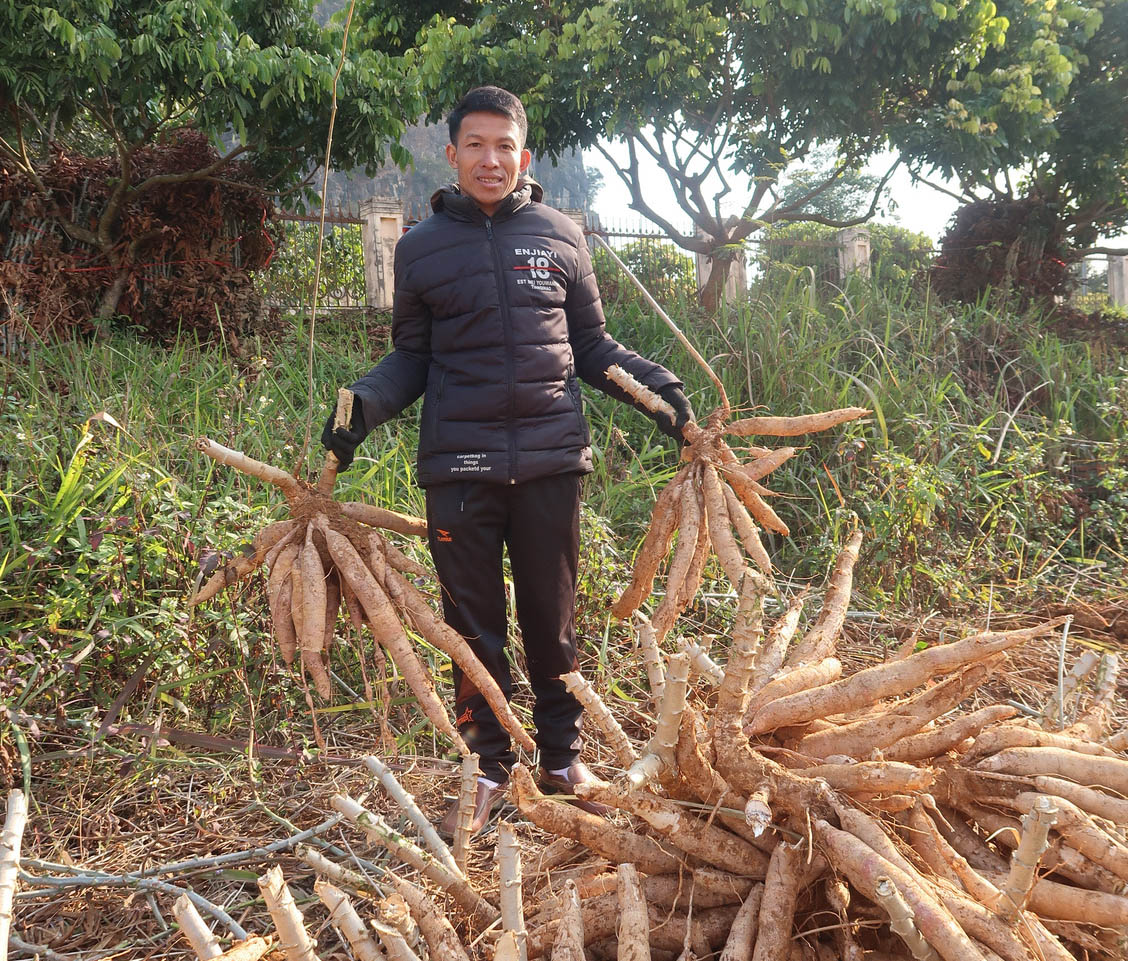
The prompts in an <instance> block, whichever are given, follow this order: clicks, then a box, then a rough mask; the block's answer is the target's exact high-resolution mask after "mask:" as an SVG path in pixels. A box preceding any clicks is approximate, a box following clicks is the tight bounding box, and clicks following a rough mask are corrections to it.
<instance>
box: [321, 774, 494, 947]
mask: <svg viewBox="0 0 1128 961" xmlns="http://www.w3.org/2000/svg"><path fill="white" fill-rule="evenodd" d="M330 803H331V805H332V807H333V809H334V810H335V811H340V812H341V813H342V814H344V815H345V817H346V818H347V819H348V820H349V821H350V822H351V823H352V824H355V825H356V826H357V827H358V828H360V830H361V831H363V832H364V833H365V835H366V836H367V837H368V839H369V840H370V841H374V842H375V843H376V844H379V845H380V846H381V847H384V848H386V849H387V850H388V851H390V852H391V853H392V854H394V855H395V856H396V857H398V858H399V859H400V860H401V861H403V862H404V863H405V864H408V865H410V866H411V867H413V868H415V869H416V870H417V871H419V872H420V873H421V874H422V875H423V876H424V877H426V878H428V879H429V880H431V881H433V882H434V883H435V884H437V885H438V886H439V887H441V888H443V889H444V890H446V891H447V892H448V893H449V894H450V896H451V897H452V898H454V900H455V901H457V902H458V904H459V905H460V906H461V907H462V909H463V910H464V911H466V912H467V913H468V914H470V915H471V916H472V917H473V918H474V919H475V921H476V922H477V923H478V924H481V925H482V926H483V927H484V926H487V925H489V924H492V923H493V922H494V920H496V918H497V917H498V912H497V909H496V908H495V907H494V906H493V905H492V904H490V903H489V901H487V900H486V899H485V898H484V897H482V895H481V894H479V893H478V892H477V891H475V890H474V888H473V887H471V886H470V884H469V883H467V881H466V880H465V879H464V878H461V877H459V876H458V875H456V874H453V873H451V871H449V870H448V869H447V868H446V866H445V865H444V864H443V863H442V862H441V861H439V860H437V859H436V858H434V857H432V856H431V855H430V854H428V853H427V852H426V851H423V850H422V849H420V848H418V847H416V845H414V844H412V843H411V841H409V840H408V839H407V838H405V837H404V836H403V835H402V834H400V833H399V832H398V831H396V830H394V829H393V828H392V827H391V825H389V824H388V823H387V822H386V821H385V820H384V819H383V818H382V817H380V816H379V815H378V814H374V813H372V812H371V811H366V810H365V809H364V808H363V807H361V806H360V805H359V804H357V803H356V801H354V800H353V799H352V798H350V797H349V796H348V795H344V794H338V795H336V796H335V797H334V798H333V799H332V801H331V802H330Z"/></svg>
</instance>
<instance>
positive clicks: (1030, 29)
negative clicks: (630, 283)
mask: <svg viewBox="0 0 1128 961" xmlns="http://www.w3.org/2000/svg"><path fill="white" fill-rule="evenodd" d="M1092 6H1093V4H1087V3H1080V2H1075V0H1031V2H1026V0H1013V2H1012V3H1010V4H1009V5H1008V8H1007V12H1006V13H1005V14H1004V12H1002V11H1001V10H1000V8H999V7H998V6H997V5H996V3H995V2H993V0H953V2H942V0H900V2H899V0H630V2H621V0H555V2H554V3H552V4H543V3H539V2H535V0H511V2H503V0H498V2H495V3H492V4H490V3H487V4H485V10H486V15H485V16H484V17H483V18H482V19H481V21H480V22H479V24H478V26H477V27H476V29H474V30H466V29H463V30H461V31H460V30H459V28H457V27H451V28H450V32H449V34H448V35H447V37H446V42H447V43H448V49H449V50H450V51H451V57H450V60H449V62H450V63H451V64H453V65H454V68H455V69H456V70H458V69H459V67H458V65H459V64H463V63H464V64H466V69H465V70H464V71H463V72H464V73H465V74H466V78H465V79H466V80H467V81H477V82H481V81H485V80H487V79H488V80H493V81H496V82H502V83H505V84H506V85H508V86H509V87H510V88H511V89H513V90H514V91H515V92H519V93H520V94H522V96H523V97H524V98H525V100H526V105H527V107H528V108H529V116H530V122H531V125H532V127H533V130H534V137H535V138H539V141H540V145H541V146H548V147H552V146H554V145H557V144H560V143H571V142H577V141H578V142H582V143H587V144H596V145H597V146H598V143H597V141H598V138H599V137H607V138H610V139H612V140H620V141H622V142H624V143H625V144H626V147H627V152H628V159H627V161H625V162H623V163H618V164H616V167H617V170H618V173H619V175H620V176H621V177H622V179H623V180H624V182H625V183H626V184H627V186H628V187H629V189H630V190H631V192H632V196H633V206H634V207H635V208H636V209H637V210H639V211H640V212H641V213H643V214H644V215H645V216H647V217H648V218H650V219H651V220H653V221H654V222H655V223H657V224H659V225H660V226H662V227H663V228H664V229H666V230H667V231H669V232H670V233H671V235H672V236H675V237H676V239H677V240H678V242H679V243H680V244H682V246H684V247H686V248H687V249H690V250H700V251H705V252H709V251H718V250H721V249H723V248H726V247H728V248H730V249H733V248H734V246H735V245H738V244H739V243H740V242H741V241H742V240H744V239H745V238H746V237H748V236H749V235H750V234H752V233H753V232H754V231H756V230H758V229H760V228H761V227H762V226H763V225H765V224H770V223H777V222H781V221H795V220H813V221H815V222H822V223H832V222H834V221H833V218H829V217H826V216H825V215H823V214H820V213H818V212H817V211H816V210H814V209H812V207H811V204H810V202H811V201H813V200H814V199H815V198H816V197H818V196H819V195H820V194H821V193H822V192H823V191H824V190H826V189H829V188H830V187H831V186H833V184H834V182H835V180H837V177H838V175H839V173H841V172H845V171H848V170H850V169H852V168H854V167H855V166H856V164H857V163H858V162H859V161H860V160H861V159H862V158H864V157H866V156H868V155H870V154H872V153H873V152H875V151H877V150H878V149H880V148H884V147H886V146H888V145H889V143H890V142H893V143H895V144H897V145H902V146H905V147H906V149H908V148H909V147H913V148H916V149H919V148H920V147H921V146H922V145H923V143H924V140H925V138H923V137H921V136H920V135H919V134H918V135H915V140H914V131H918V130H920V129H922V128H923V129H929V128H932V127H935V126H937V125H939V126H941V127H944V128H945V129H949V128H952V129H954V128H958V129H959V130H961V131H962V132H964V133H966V134H967V135H968V136H973V135H978V134H980V133H982V132H985V131H987V132H990V131H992V130H998V129H1000V128H1001V126H1002V121H1001V118H1002V117H1003V116H1004V115H1006V116H1007V117H1010V116H1011V115H1014V116H1016V117H1021V118H1024V120H1023V123H1022V124H1019V127H1020V129H1021V130H1023V131H1024V133H1023V137H1024V138H1025V140H1024V142H1026V143H1029V142H1030V138H1031V136H1032V135H1033V132H1034V131H1036V130H1040V127H1039V125H1040V124H1041V123H1043V122H1044V120H1045V118H1046V117H1047V116H1051V115H1052V114H1053V113H1054V111H1055V109H1056V105H1057V103H1058V102H1059V100H1060V98H1061V95H1062V91H1063V90H1065V89H1067V88H1068V86H1069V84H1070V83H1071V82H1072V80H1073V78H1074V76H1075V75H1076V72H1077V70H1078V69H1079V62H1078V59H1077V49H1076V48H1075V46H1073V45H1072V44H1071V42H1070V38H1071V37H1072V36H1073V35H1074V34H1075V33H1076V32H1077V31H1078V30H1081V31H1082V32H1083V31H1084V30H1085V29H1088V28H1089V27H1087V26H1086V25H1087V24H1088V25H1089V26H1091V24H1092V22H1093V17H1092V16H1090V13H1091V11H1090V7H1092ZM430 42H432V43H437V42H438V39H437V34H432V35H431V41H430ZM988 65H990V66H989V67H988ZM972 76H975V77H976V78H977V79H976V81H975V83H977V84H978V87H977V90H976V91H975V95H974V96H972V95H971V94H970V93H965V94H963V95H962V99H961V98H960V97H957V96H955V95H954V93H953V89H952V85H953V84H959V83H963V82H967V80H968V78H970V77H972ZM991 125H994V127H992V126H991ZM819 144H833V145H834V147H835V149H836V150H837V152H838V156H839V158H840V164H839V168H838V170H837V171H836V172H835V174H834V176H833V177H831V178H828V180H826V181H824V183H822V184H816V185H813V186H812V188H811V190H809V191H807V192H806V194H804V195H801V196H799V197H789V198H788V199H787V200H786V201H784V200H783V199H782V198H781V196H780V194H779V191H778V190H777V185H778V183H779V179H780V176H781V174H782V172H783V170H784V169H785V168H786V166H787V164H788V163H791V162H794V161H797V160H802V159H803V158H804V157H806V156H807V155H808V154H809V153H810V152H811V150H813V149H814V148H815V147H816V146H818V145H819ZM644 155H648V156H649V157H650V158H652V159H653V160H654V161H655V162H656V163H657V164H658V165H659V167H661V169H662V170H663V171H664V173H665V175H666V177H667V179H668V181H669V184H670V186H671V188H672V190H673V192H674V195H675V197H676V198H677V203H678V205H679V207H680V208H681V210H682V211H683V212H684V213H686V214H689V215H690V217H691V218H692V220H693V222H694V224H695V226H696V228H697V230H698V231H699V232H700V233H701V234H703V235H704V236H693V235H687V234H684V233H682V232H680V231H678V230H676V229H675V225H674V224H673V222H672V221H671V218H670V217H668V216H667V215H666V212H665V211H662V210H658V209H655V206H654V205H652V203H651V202H650V200H649V198H648V197H647V195H646V192H645V189H644V185H643V182H642V177H641V168H640V164H639V158H640V157H642V156H644ZM609 159H610V160H611V161H612V163H614V159H613V158H611V157H610V155H609ZM737 188H740V189H737ZM736 196H750V198H751V199H750V200H749V202H748V203H746V204H744V205H743V209H740V210H738V211H737V212H736V213H733V212H732V211H731V201H732V199H733V198H734V197H736ZM875 206H876V194H875V196H874V203H873V204H871V206H870V208H869V209H868V210H865V211H863V212H862V213H861V214H859V215H858V216H857V217H855V218H850V220H852V221H854V222H856V221H857V220H860V219H865V217H866V216H867V215H872V212H873V209H874V208H875ZM848 222H850V221H844V222H842V223H843V224H845V223H848ZM718 263H719V264H720V277H719V278H717V279H718V280H719V281H723V277H724V273H725V270H726V267H725V262H724V260H723V259H721V260H719V261H718ZM711 286H713V287H716V286H718V284H713V285H711Z"/></svg>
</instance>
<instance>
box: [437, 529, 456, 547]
mask: <svg viewBox="0 0 1128 961" xmlns="http://www.w3.org/2000/svg"><path fill="white" fill-rule="evenodd" d="M435 540H437V541H438V542H439V543H440V544H449V543H450V542H451V541H452V540H454V538H453V537H451V536H450V531H444V530H443V529H442V528H441V527H436V528H435Z"/></svg>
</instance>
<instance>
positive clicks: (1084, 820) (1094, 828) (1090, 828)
mask: <svg viewBox="0 0 1128 961" xmlns="http://www.w3.org/2000/svg"><path fill="white" fill-rule="evenodd" d="M1045 796H1046V795H1039V794H1035V793H1034V792H1032V791H1025V792H1023V793H1022V794H1019V795H1018V796H1017V797H1015V798H1014V800H1013V801H1012V802H1011V804H1012V805H1013V806H1014V807H1015V808H1017V809H1018V810H1020V811H1028V810H1033V809H1035V808H1036V807H1037V805H1038V803H1039V798H1042V797H1045ZM1050 804H1051V806H1052V807H1053V808H1054V809H1055V813H1056V816H1057V819H1056V821H1055V822H1054V829H1055V830H1056V831H1057V832H1058V833H1059V834H1060V835H1061V837H1062V838H1063V839H1064V840H1065V842H1066V843H1067V844H1068V845H1069V846H1070V847H1072V848H1073V849H1074V850H1075V851H1078V852H1080V853H1081V854H1083V855H1085V857H1087V858H1088V859H1089V860H1090V861H1092V862H1093V863H1094V864H1099V865H1100V866H1101V867H1103V868H1105V869H1106V870H1108V871H1111V872H1112V873H1113V874H1115V875H1116V876H1117V877H1118V878H1120V879H1121V880H1122V881H1125V882H1128V847H1126V846H1125V844H1124V843H1123V841H1121V840H1120V839H1118V838H1117V837H1115V835H1114V834H1112V833H1110V831H1108V830H1105V829H1104V828H1102V827H1101V826H1100V825H1099V824H1098V823H1097V822H1096V821H1094V820H1093V819H1092V818H1091V817H1090V816H1089V815H1088V814H1087V813H1086V812H1085V811H1083V810H1081V808H1079V807H1078V806H1077V805H1076V804H1074V803H1073V802H1072V801H1067V800H1066V799H1065V798H1060V797H1051V798H1050ZM1109 827H1110V828H1112V825H1109Z"/></svg>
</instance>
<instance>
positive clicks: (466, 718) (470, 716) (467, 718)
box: [454, 708, 474, 727]
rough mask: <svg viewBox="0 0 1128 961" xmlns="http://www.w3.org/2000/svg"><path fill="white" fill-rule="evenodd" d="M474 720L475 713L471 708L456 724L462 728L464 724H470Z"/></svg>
mask: <svg viewBox="0 0 1128 961" xmlns="http://www.w3.org/2000/svg"><path fill="white" fill-rule="evenodd" d="M472 720H474V712H473V711H471V710H470V708H466V710H465V711H463V712H462V713H461V714H460V715H459V716H458V720H457V721H455V722H454V724H455V727H462V725H463V724H469V723H470V722H471V721H472Z"/></svg>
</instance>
